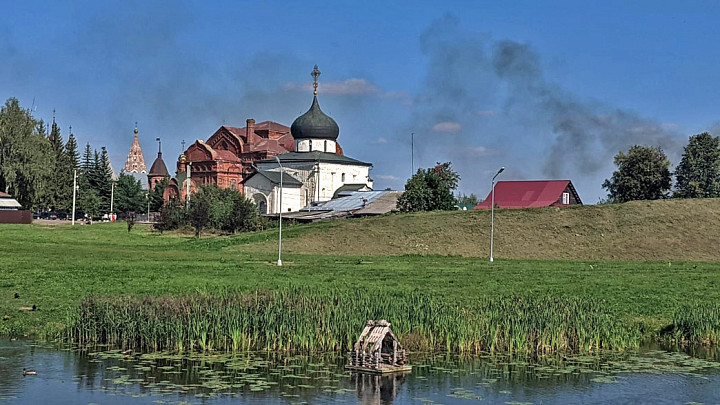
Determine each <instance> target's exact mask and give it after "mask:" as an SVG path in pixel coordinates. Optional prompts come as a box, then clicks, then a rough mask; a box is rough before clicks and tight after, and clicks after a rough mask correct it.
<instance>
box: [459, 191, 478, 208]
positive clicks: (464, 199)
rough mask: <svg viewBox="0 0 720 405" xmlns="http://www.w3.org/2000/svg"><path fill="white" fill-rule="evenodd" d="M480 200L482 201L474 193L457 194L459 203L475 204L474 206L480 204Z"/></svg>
mask: <svg viewBox="0 0 720 405" xmlns="http://www.w3.org/2000/svg"><path fill="white" fill-rule="evenodd" d="M479 202H480V199H479V198H478V196H476V195H475V194H474V193H470V195H466V194H459V195H458V196H457V203H458V205H473V206H475V205H478V203H479Z"/></svg>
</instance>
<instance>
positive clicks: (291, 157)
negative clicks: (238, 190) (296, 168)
mask: <svg viewBox="0 0 720 405" xmlns="http://www.w3.org/2000/svg"><path fill="white" fill-rule="evenodd" d="M278 158H280V162H281V163H285V162H288V163H293V162H325V163H346V164H354V165H360V166H372V164H371V163H366V162H361V161H359V160H357V159H353V158H349V157H347V156H343V155H338V154H337V153H330V152H320V151H312V152H290V153H283V154H282V155H278ZM255 163H256V164H258V163H277V162H276V160H275V158H272V159H263V160H259V161H257V162H255Z"/></svg>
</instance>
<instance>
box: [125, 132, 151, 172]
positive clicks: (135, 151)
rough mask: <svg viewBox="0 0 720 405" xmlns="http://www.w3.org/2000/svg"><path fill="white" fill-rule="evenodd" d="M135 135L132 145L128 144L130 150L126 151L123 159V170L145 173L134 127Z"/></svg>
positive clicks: (145, 168)
mask: <svg viewBox="0 0 720 405" xmlns="http://www.w3.org/2000/svg"><path fill="white" fill-rule="evenodd" d="M134 132H135V136H134V137H133V142H132V145H130V152H128V156H127V159H126V160H125V167H124V168H123V171H124V172H125V173H142V174H145V173H147V167H146V166H145V157H144V156H143V153H142V148H140V139H139V138H138V129H137V126H136V127H135V131H134Z"/></svg>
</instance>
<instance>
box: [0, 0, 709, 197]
mask: <svg viewBox="0 0 720 405" xmlns="http://www.w3.org/2000/svg"><path fill="white" fill-rule="evenodd" d="M719 19H720V4H719V3H718V2H684V4H676V3H675V2H657V1H653V2H626V1H604V2H577V1H567V2H537V1H518V2H499V1H496V2H482V1H455V2H438V1H407V2H380V1H364V2H350V1H327V2H299V1H263V2H259V1H227V2H204V1H202V2H201V1H173V2H152V1H120V2H110V1H103V2H96V1H75V2H56V1H47V2H43V1H10V2H8V4H5V5H4V8H3V13H2V14H0V61H2V62H1V63H0V98H2V100H5V99H7V98H9V97H17V98H18V99H19V100H20V102H21V104H22V105H23V106H25V107H27V108H30V106H31V105H32V103H33V99H34V108H35V110H34V114H35V116H36V117H38V118H44V119H45V120H46V121H50V120H51V119H52V110H53V109H56V110H57V120H58V123H59V124H60V125H61V128H62V133H63V136H64V138H65V139H67V134H68V127H69V126H71V125H72V127H73V132H74V134H75V136H76V137H77V138H78V140H79V142H80V144H81V145H84V144H85V143H86V142H90V144H91V145H92V147H94V148H97V149H99V148H100V147H101V146H106V147H107V148H108V151H109V153H110V156H111V160H112V163H113V166H114V167H115V168H116V169H119V168H121V167H122V165H123V164H124V160H125V157H126V155H127V152H128V150H129V147H130V144H131V142H132V130H133V127H134V123H135V121H137V122H138V125H139V128H140V139H141V145H142V147H143V151H144V152H145V156H146V159H147V160H148V161H149V162H148V164H150V163H151V162H152V160H153V159H154V157H155V153H156V151H157V145H156V143H155V141H154V140H155V138H156V137H160V138H162V140H163V152H164V153H163V155H164V157H165V161H166V163H167V164H168V168H169V169H170V170H171V171H174V168H175V161H176V159H177V156H178V155H179V154H180V152H181V144H180V142H181V141H182V140H185V141H186V142H192V141H194V140H195V139H207V138H208V137H209V136H210V135H211V134H212V133H213V132H214V131H215V130H216V129H217V128H218V127H219V126H221V125H223V124H226V125H231V126H238V127H242V126H244V123H245V120H246V119H247V118H254V119H255V120H256V121H258V122H260V121H265V120H271V121H276V122H280V123H282V124H285V125H290V124H291V123H292V121H293V120H294V119H295V118H296V117H297V116H299V115H301V114H302V113H304V112H305V111H306V110H307V109H308V108H309V106H310V103H311V99H312V92H311V91H312V90H311V83H312V78H311V77H310V71H311V70H312V68H313V65H315V64H318V65H319V67H320V70H321V71H322V73H323V74H322V76H321V77H320V87H319V93H320V105H321V107H322V108H323V110H324V111H325V112H326V113H327V114H329V115H331V116H332V117H333V118H334V119H335V120H336V121H337V122H338V124H339V126H340V137H339V138H338V141H339V142H340V143H341V145H342V146H343V148H344V150H345V153H346V154H347V155H348V156H351V157H354V158H357V159H360V160H364V161H368V162H372V163H373V165H374V167H373V169H372V172H371V175H372V177H373V178H374V179H375V181H376V188H377V189H383V188H386V187H391V188H393V189H400V190H401V189H402V188H403V185H404V183H405V181H406V179H407V178H408V177H409V175H410V174H411V167H410V134H411V133H414V134H415V168H417V167H418V166H422V167H429V166H431V165H433V164H434V163H435V162H438V161H440V162H444V161H451V162H452V163H453V167H454V168H455V169H456V170H457V171H458V172H459V173H460V175H461V177H462V179H461V181H460V188H459V191H461V192H464V193H471V192H473V193H476V194H478V195H479V196H481V197H484V196H485V195H486V194H487V193H488V191H489V187H490V185H489V182H490V178H491V177H492V175H493V174H494V173H495V171H497V169H498V168H499V167H500V166H505V167H506V168H507V169H506V171H505V172H504V173H503V174H502V175H501V179H504V180H512V179H517V180H520V179H550V178H557V179H566V178H567V179H571V180H572V181H573V183H574V184H575V186H576V188H577V189H578V191H579V193H580V196H581V198H582V199H583V200H584V202H585V203H596V202H597V201H598V199H599V198H601V197H603V196H604V195H605V191H604V190H603V189H602V187H601V184H602V181H603V180H604V179H605V178H608V177H610V176H611V174H612V171H613V169H614V166H613V164H612V158H613V156H614V155H615V154H617V152H619V151H620V150H626V149H627V148H628V147H629V146H632V145H634V144H640V145H650V146H661V147H663V148H664V149H665V151H666V152H667V153H668V155H669V157H670V159H671V161H672V162H673V164H677V163H678V162H679V159H680V156H681V153H682V147H683V146H684V145H685V144H686V143H687V139H688V137H689V136H690V135H693V134H696V133H699V132H703V131H711V132H712V133H713V134H714V135H719V134H720V131H717V129H719V128H720V126H719V125H718V122H719V121H720V120H719V119H718V115H717V98H718V94H720V75H718V73H717V72H718V66H720V52H719V51H718V47H720V41H719V39H720V24H717V21H718V20H719Z"/></svg>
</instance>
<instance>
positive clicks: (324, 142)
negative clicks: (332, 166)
mask: <svg viewBox="0 0 720 405" xmlns="http://www.w3.org/2000/svg"><path fill="white" fill-rule="evenodd" d="M335 149H336V144H335V141H332V140H329V139H298V140H296V141H295V151H296V152H312V151H318V152H330V153H335Z"/></svg>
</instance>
